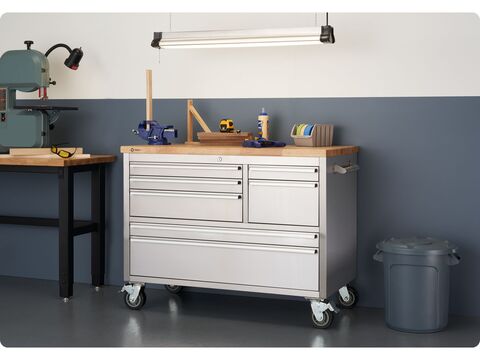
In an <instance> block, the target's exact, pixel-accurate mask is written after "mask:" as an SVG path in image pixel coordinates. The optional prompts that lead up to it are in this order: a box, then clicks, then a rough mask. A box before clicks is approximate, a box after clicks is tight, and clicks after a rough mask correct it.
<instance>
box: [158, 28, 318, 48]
mask: <svg viewBox="0 0 480 360" xmlns="http://www.w3.org/2000/svg"><path fill="white" fill-rule="evenodd" d="M321 32H322V29H321V27H308V28H288V29H255V30H226V31H184V32H156V33H154V38H153V41H152V44H151V45H152V47H155V48H159V49H195V48H226V47H227V48H228V47H258V46H287V45H288V46H291V45H317V44H320V43H321V40H320V35H321Z"/></svg>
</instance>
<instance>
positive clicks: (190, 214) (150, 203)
mask: <svg viewBox="0 0 480 360" xmlns="http://www.w3.org/2000/svg"><path fill="white" fill-rule="evenodd" d="M130 215H131V216H147V217H160V218H175V219H193V220H212V221H238V222H241V221H242V195H240V194H219V193H198V192H187V191H183V192H174V191H153V190H152V191H147V190H131V191H130Z"/></svg>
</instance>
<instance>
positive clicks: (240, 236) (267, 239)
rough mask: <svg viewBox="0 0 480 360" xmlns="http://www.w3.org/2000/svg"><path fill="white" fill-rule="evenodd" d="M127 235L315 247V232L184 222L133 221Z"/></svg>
mask: <svg viewBox="0 0 480 360" xmlns="http://www.w3.org/2000/svg"><path fill="white" fill-rule="evenodd" d="M130 235H132V236H148V237H167V238H176V239H195V240H211V241H227V242H241V243H259V244H270V245H283V246H284V245H288V246H307V247H308V246H310V247H318V234H315V233H305V232H293V231H271V230H253V229H234V228H221V227H207V226H186V225H170V224H152V223H139V222H135V223H131V224H130Z"/></svg>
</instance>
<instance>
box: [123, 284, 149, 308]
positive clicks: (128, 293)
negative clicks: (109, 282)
mask: <svg viewBox="0 0 480 360" xmlns="http://www.w3.org/2000/svg"><path fill="white" fill-rule="evenodd" d="M121 292H124V293H125V295H124V298H123V299H124V301H125V305H127V307H128V308H129V309H131V310H140V309H141V308H142V307H143V305H145V302H146V301H147V295H145V286H142V285H140V284H133V285H130V284H129V285H125V286H124V287H123V288H122V290H121Z"/></svg>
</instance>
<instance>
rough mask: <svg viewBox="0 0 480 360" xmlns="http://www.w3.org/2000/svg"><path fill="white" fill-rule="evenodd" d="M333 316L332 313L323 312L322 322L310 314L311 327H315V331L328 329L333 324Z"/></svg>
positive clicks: (329, 311)
mask: <svg viewBox="0 0 480 360" xmlns="http://www.w3.org/2000/svg"><path fill="white" fill-rule="evenodd" d="M334 316H335V314H334V312H333V311H331V310H325V311H324V312H323V319H322V321H318V320H317V318H316V317H315V314H314V313H313V312H312V322H313V326H315V327H316V328H317V329H328V328H329V327H330V326H331V325H332V323H333V318H334Z"/></svg>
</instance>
